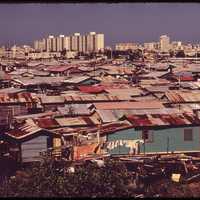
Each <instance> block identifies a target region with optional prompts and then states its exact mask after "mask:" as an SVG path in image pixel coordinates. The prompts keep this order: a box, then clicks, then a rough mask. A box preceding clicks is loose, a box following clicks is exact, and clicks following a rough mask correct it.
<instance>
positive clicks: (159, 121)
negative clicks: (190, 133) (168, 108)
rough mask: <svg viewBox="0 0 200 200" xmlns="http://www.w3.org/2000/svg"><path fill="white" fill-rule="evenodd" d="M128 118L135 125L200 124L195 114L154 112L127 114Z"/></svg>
mask: <svg viewBox="0 0 200 200" xmlns="http://www.w3.org/2000/svg"><path fill="white" fill-rule="evenodd" d="M126 118H127V119H128V120H129V121H130V122H131V123H132V124H133V126H135V127H144V126H150V127H158V126H183V125H200V119H199V118H197V117H196V116H195V115H193V114H191V113H190V114H188V113H181V114H175V113H173V114H152V115H126Z"/></svg>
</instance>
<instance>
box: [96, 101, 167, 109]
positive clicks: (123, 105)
mask: <svg viewBox="0 0 200 200" xmlns="http://www.w3.org/2000/svg"><path fill="white" fill-rule="evenodd" d="M93 105H94V106H95V108H96V109H99V110H114V109H153V108H155V109H156V108H157V109H158V108H164V106H163V104H162V103H161V102H159V101H149V102H112V103H110V102H104V103H94V104H93Z"/></svg>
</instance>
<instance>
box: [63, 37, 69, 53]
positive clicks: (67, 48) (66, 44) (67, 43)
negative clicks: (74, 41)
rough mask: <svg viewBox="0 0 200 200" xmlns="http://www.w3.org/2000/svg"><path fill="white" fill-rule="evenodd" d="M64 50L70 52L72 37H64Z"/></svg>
mask: <svg viewBox="0 0 200 200" xmlns="http://www.w3.org/2000/svg"><path fill="white" fill-rule="evenodd" d="M64 49H66V50H67V51H69V50H70V37H67V36H66V37H64Z"/></svg>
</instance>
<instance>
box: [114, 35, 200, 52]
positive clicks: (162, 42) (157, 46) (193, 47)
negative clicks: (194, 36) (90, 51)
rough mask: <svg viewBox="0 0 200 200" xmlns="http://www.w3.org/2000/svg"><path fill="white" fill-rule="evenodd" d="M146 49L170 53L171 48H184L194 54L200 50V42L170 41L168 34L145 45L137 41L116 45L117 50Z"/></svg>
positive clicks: (173, 49) (176, 49) (174, 49)
mask: <svg viewBox="0 0 200 200" xmlns="http://www.w3.org/2000/svg"><path fill="white" fill-rule="evenodd" d="M138 48H140V49H145V50H149V51H159V52H165V53H168V52H169V51H170V50H172V51H178V50H184V52H185V53H186V54H188V55H189V54H194V53H195V52H196V51H199V50H200V45H199V44H190V43H183V42H181V41H170V37H169V36H168V35H161V36H160V38H159V41H158V42H147V43H144V44H143V45H140V44H137V43H118V44H116V45H115V49H116V50H122V51H126V50H128V49H131V50H135V49H138Z"/></svg>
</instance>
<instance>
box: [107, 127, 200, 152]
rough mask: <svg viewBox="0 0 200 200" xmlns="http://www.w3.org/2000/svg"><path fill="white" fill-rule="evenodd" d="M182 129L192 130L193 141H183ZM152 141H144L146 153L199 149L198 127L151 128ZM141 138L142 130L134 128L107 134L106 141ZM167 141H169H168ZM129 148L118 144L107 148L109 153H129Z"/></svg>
mask: <svg viewBox="0 0 200 200" xmlns="http://www.w3.org/2000/svg"><path fill="white" fill-rule="evenodd" d="M184 129H192V130H193V141H184ZM152 132H153V142H151V143H148V142H146V143H145V152H146V153H166V152H167V149H168V152H172V151H173V152H175V151H178V152H179V151H180V152H187V151H200V127H181V128H166V129H159V130H152ZM136 139H142V131H141V130H135V129H134V128H131V129H126V130H122V131H117V132H115V133H113V134H108V135H107V142H110V141H115V140H136ZM168 141H169V142H168ZM129 150H130V148H127V147H125V146H118V147H116V148H114V149H112V150H108V152H109V153H110V154H129ZM140 153H144V145H143V144H141V145H140Z"/></svg>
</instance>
